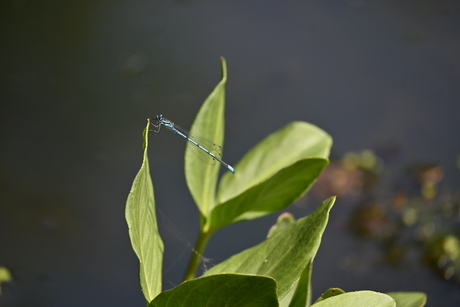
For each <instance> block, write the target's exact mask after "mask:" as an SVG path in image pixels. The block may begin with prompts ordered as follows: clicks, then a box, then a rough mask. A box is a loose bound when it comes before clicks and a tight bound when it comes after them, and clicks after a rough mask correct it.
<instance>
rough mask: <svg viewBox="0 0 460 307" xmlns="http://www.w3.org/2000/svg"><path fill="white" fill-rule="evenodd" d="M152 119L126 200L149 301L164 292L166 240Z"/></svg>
mask: <svg viewBox="0 0 460 307" xmlns="http://www.w3.org/2000/svg"><path fill="white" fill-rule="evenodd" d="M149 128H150V120H148V122H147V127H146V128H145V130H144V158H143V161H142V166H141V169H140V170H139V172H138V173H137V175H136V178H134V182H133V185H132V187H131V191H130V192H129V195H128V200H127V201H126V210H125V215H126V222H127V223H128V229H129V237H130V239H131V245H132V246H133V249H134V252H135V253H136V255H137V257H138V258H139V262H140V267H139V279H140V284H141V289H142V292H143V294H144V296H145V299H146V300H147V301H148V302H150V301H151V300H152V299H153V298H154V297H155V296H157V295H158V293H160V292H161V277H162V275H161V266H162V260H163V241H162V240H161V237H160V234H159V233H158V226H157V219H156V214H155V199H154V194H153V185H152V179H151V178H150V170H149V160H148V156H147V148H148V133H149Z"/></svg>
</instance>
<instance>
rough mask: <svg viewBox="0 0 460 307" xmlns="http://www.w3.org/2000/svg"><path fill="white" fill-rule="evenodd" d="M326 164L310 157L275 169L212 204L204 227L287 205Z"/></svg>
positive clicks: (227, 222)
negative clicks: (237, 193) (239, 192)
mask: <svg viewBox="0 0 460 307" xmlns="http://www.w3.org/2000/svg"><path fill="white" fill-rule="evenodd" d="M327 164H328V161H327V160H325V159H321V158H311V159H304V160H300V161H297V162H296V163H293V164H292V165H290V166H288V167H286V168H284V169H281V170H279V172H277V173H276V174H273V175H272V177H270V178H268V179H267V180H266V181H264V182H261V183H259V184H257V185H255V186H253V187H251V188H250V189H249V190H246V191H245V192H243V193H242V194H241V195H238V196H237V197H235V198H233V199H230V200H229V201H227V202H225V203H223V204H220V205H218V206H216V207H215V208H214V210H213V211H212V212H211V217H210V218H209V221H208V222H209V226H208V229H210V231H211V232H212V231H215V230H217V229H219V228H221V227H223V226H226V225H229V224H232V223H236V222H238V221H242V220H250V219H255V218H258V217H261V216H265V215H268V214H270V213H273V212H275V211H278V210H281V209H283V208H285V207H287V206H289V205H290V204H292V203H293V202H294V201H295V200H297V199H298V198H300V197H301V196H302V195H304V194H305V193H306V192H307V190H308V189H309V188H310V187H311V186H312V185H313V183H314V181H315V180H316V178H317V177H318V176H319V174H320V173H321V171H322V170H323V169H324V167H326V165H327Z"/></svg>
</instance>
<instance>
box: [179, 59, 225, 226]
mask: <svg viewBox="0 0 460 307" xmlns="http://www.w3.org/2000/svg"><path fill="white" fill-rule="evenodd" d="M221 61H222V79H221V81H220V82H219V84H218V85H217V86H216V88H215V89H214V91H213V92H212V93H211V94H210V95H209V96H208V98H207V99H206V100H205V102H204V103H203V105H202V106H201V108H200V111H198V114H197V116H196V118H195V120H194V122H193V124H192V127H191V129H190V133H192V134H195V135H199V136H201V137H204V138H206V139H208V140H210V141H212V142H214V143H215V144H218V145H223V140H224V108H225V83H226V81H227V66H226V63H225V59H224V58H221ZM187 143H188V144H187V146H186V149H185V178H186V181H187V186H188V188H189V190H190V193H191V194H192V197H193V199H194V200H195V203H196V204H197V206H198V209H199V210H200V213H201V215H202V217H204V218H207V217H208V216H209V212H210V211H211V209H212V208H213V207H214V205H215V198H216V195H215V194H216V184H217V175H218V173H219V167H220V165H210V164H207V163H204V162H203V161H201V160H200V159H199V157H198V156H197V155H196V153H194V152H193V150H196V148H193V146H194V145H192V144H191V143H190V142H187ZM216 164H220V163H218V162H216Z"/></svg>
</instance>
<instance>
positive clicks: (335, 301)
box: [311, 291, 396, 307]
mask: <svg viewBox="0 0 460 307" xmlns="http://www.w3.org/2000/svg"><path fill="white" fill-rule="evenodd" d="M311 306H312V307H337V306H340V307H395V306H396V303H395V301H394V299H393V298H391V297H390V296H388V295H386V294H383V293H378V292H373V291H358V292H348V293H344V294H341V295H336V296H333V297H330V298H328V299H325V300H322V301H320V302H319V303H315V304H313V305H311Z"/></svg>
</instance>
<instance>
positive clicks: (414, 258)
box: [314, 150, 460, 284]
mask: <svg viewBox="0 0 460 307" xmlns="http://www.w3.org/2000/svg"><path fill="white" fill-rule="evenodd" d="M449 171H450V170H449ZM444 177H445V170H444V168H443V167H442V166H441V165H439V164H436V163H417V164H414V165H410V166H409V167H403V168H402V169H393V168H392V167H389V166H388V167H384V162H383V159H382V158H381V157H379V156H378V155H377V154H375V153H374V152H372V151H369V150H364V151H361V152H349V153H346V154H345V155H343V157H342V158H341V159H340V160H338V161H336V162H332V163H331V165H330V166H329V167H328V168H327V169H326V170H325V172H324V173H323V174H322V175H321V177H320V179H319V180H318V183H317V185H316V188H315V191H314V192H315V193H319V194H321V195H326V194H329V195H331V194H332V195H333V194H335V195H338V196H339V197H342V198H348V199H349V200H351V203H352V204H354V205H353V208H352V212H351V214H350V216H349V218H348V222H347V229H348V230H349V231H350V232H351V233H353V234H354V236H355V238H356V240H357V241H358V242H361V243H362V244H364V245H365V244H368V243H369V242H372V243H373V248H371V249H368V250H367V254H366V255H361V256H360V257H355V258H356V259H358V260H356V259H354V257H352V258H349V259H348V260H347V261H346V263H345V267H348V268H349V269H350V268H353V269H356V268H357V265H358V264H357V263H358V262H361V261H365V262H368V263H369V262H371V263H372V262H374V264H377V265H378V264H379V263H387V264H392V265H397V266H400V265H403V266H412V267H413V266H414V265H416V266H418V265H426V266H429V267H431V268H432V269H433V270H434V271H435V272H436V273H437V274H438V275H439V276H440V277H441V278H443V279H445V280H449V281H451V282H454V283H456V284H460V240H459V233H460V228H459V225H460V223H459V222H460V210H459V209H460V198H459V195H458V191H456V190H454V189H453V188H452V187H448V186H446V185H443V179H444ZM364 251H366V248H364Z"/></svg>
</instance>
